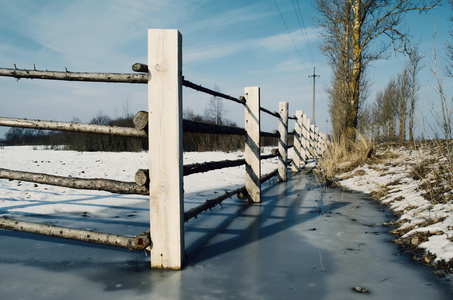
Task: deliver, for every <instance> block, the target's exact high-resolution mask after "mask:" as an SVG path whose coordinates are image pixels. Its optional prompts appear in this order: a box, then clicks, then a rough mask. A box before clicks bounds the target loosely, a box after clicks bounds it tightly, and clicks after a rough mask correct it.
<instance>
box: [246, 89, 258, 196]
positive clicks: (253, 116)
mask: <svg viewBox="0 0 453 300" xmlns="http://www.w3.org/2000/svg"><path fill="white" fill-rule="evenodd" d="M244 93H245V100H246V103H245V131H246V133H245V151H244V155H245V188H246V190H247V193H248V195H249V200H250V201H252V202H261V183H260V179H261V162H260V88H259V87H246V88H245V89H244Z"/></svg>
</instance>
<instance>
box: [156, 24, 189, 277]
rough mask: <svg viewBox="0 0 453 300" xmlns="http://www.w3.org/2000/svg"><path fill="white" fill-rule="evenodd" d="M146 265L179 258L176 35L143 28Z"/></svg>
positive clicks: (167, 264) (175, 265) (175, 263)
mask: <svg viewBox="0 0 453 300" xmlns="http://www.w3.org/2000/svg"><path fill="white" fill-rule="evenodd" d="M148 69H149V81H148V108H149V109H148V111H149V120H148V124H149V162H150V167H149V170H150V231H151V236H152V239H153V249H152V251H151V267H152V268H165V269H181V268H182V265H183V261H184V193H183V161H182V158H183V138H182V137H183V135H182V132H183V130H182V37H181V34H180V33H179V32H178V31H177V30H173V29H172V30H162V29H149V30H148Z"/></svg>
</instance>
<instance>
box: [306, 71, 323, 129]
mask: <svg viewBox="0 0 453 300" xmlns="http://www.w3.org/2000/svg"><path fill="white" fill-rule="evenodd" d="M308 77H313V119H312V125H315V83H316V77H320V75H316V73H315V68H313V75H308Z"/></svg>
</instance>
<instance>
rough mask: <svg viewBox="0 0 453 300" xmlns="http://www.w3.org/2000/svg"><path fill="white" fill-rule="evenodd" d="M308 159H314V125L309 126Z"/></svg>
mask: <svg viewBox="0 0 453 300" xmlns="http://www.w3.org/2000/svg"><path fill="white" fill-rule="evenodd" d="M309 135H310V158H314V157H315V125H310V134H309Z"/></svg>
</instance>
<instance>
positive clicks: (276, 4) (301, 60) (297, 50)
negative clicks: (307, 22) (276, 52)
mask: <svg viewBox="0 0 453 300" xmlns="http://www.w3.org/2000/svg"><path fill="white" fill-rule="evenodd" d="M274 3H275V6H277V9H278V12H279V13H280V17H281V18H282V21H283V24H285V27H286V31H288V34H289V37H290V38H291V41H292V42H293V45H294V48H295V49H296V52H297V55H298V56H299V59H300V62H301V63H302V65H304V66H305V63H304V61H303V59H302V56H301V55H300V52H299V49H297V46H296V43H295V42H294V39H293V36H292V35H291V32H290V31H289V28H288V25H287V24H286V21H285V18H284V17H283V14H282V12H281V10H280V7H279V6H278V3H277V1H276V0H274Z"/></svg>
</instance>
